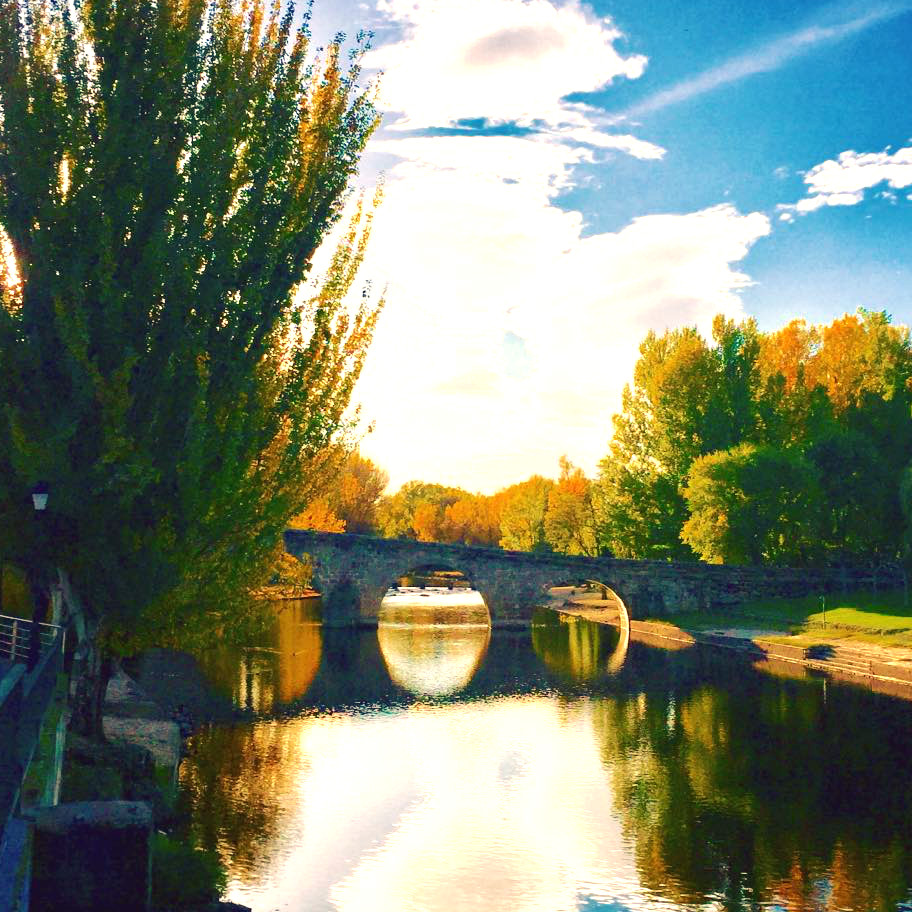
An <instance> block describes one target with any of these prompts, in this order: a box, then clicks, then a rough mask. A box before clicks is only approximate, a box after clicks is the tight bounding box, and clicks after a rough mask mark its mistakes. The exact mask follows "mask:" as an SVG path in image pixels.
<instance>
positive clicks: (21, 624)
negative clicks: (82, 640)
mask: <svg viewBox="0 0 912 912" xmlns="http://www.w3.org/2000/svg"><path fill="white" fill-rule="evenodd" d="M33 623H34V622H33V621H30V620H26V619H24V618H15V617H8V616H7V615H5V614H0V659H6V661H8V662H27V661H28V657H29V648H30V644H31V638H32V624H33ZM63 635H64V631H63V628H62V627H59V626H58V625H57V624H43V623H39V624H38V638H39V642H40V646H41V652H45V651H47V650H48V649H50V648H52V647H53V646H54V644H55V643H56V642H57V639H58V637H62V636H63Z"/></svg>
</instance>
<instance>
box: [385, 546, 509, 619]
mask: <svg viewBox="0 0 912 912" xmlns="http://www.w3.org/2000/svg"><path fill="white" fill-rule="evenodd" d="M377 620H378V623H379V624H381V625H383V624H399V625H424V626H434V625H461V626H488V627H490V625H491V612H490V609H489V603H488V599H487V598H486V597H485V594H484V592H483V591H482V589H481V588H480V587H479V586H477V585H476V584H475V582H474V581H473V579H472V578H471V576H470V575H469V574H467V573H466V572H465V571H463V570H462V569H460V568H459V567H457V566H455V565H453V564H452V563H450V562H435V563H432V564H428V563H424V564H419V565H417V566H413V567H410V568H409V569H407V570H405V571H403V572H400V573H398V574H396V575H395V576H394V577H393V579H392V581H391V582H390V583H389V585H388V586H387V588H386V589H385V591H384V593H383V595H382V597H381V600H380V604H379V606H378V612H377Z"/></svg>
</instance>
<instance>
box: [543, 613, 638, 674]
mask: <svg viewBox="0 0 912 912" xmlns="http://www.w3.org/2000/svg"><path fill="white" fill-rule="evenodd" d="M543 619H544V622H543V623H540V624H539V623H536V624H535V626H533V628H532V648H533V650H534V651H535V654H536V655H537V656H538V657H539V658H540V659H541V660H542V661H543V662H544V663H545V665H547V666H548V668H550V669H551V670H552V671H556V672H557V673H558V674H560V675H562V676H565V677H569V678H572V679H573V680H575V681H594V680H597V679H598V678H601V677H604V676H605V675H613V674H617V673H618V672H619V671H620V670H621V668H622V666H623V664H624V661H625V659H626V658H627V649H628V646H629V644H630V629H629V627H624V626H622V627H620V628H616V627H614V626H611V625H608V624H600V623H598V622H596V621H590V620H587V619H586V618H583V617H580V616H579V615H575V614H565V613H564V612H560V611H558V612H546V613H545V614H544V615H543ZM615 635H616V636H617V641H616V642H614V643H613V644H611V646H610V652H608V655H607V656H606V655H605V653H606V647H607V646H608V642H610V640H611V639H612V638H613V637H614V636H615Z"/></svg>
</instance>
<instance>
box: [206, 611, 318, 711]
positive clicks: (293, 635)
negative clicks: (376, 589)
mask: <svg viewBox="0 0 912 912" xmlns="http://www.w3.org/2000/svg"><path fill="white" fill-rule="evenodd" d="M322 647H323V631H322V627H321V626H320V601H319V599H288V600H286V601H284V602H280V603H278V607H277V609H276V614H275V621H274V623H273V625H272V630H270V631H269V632H268V633H267V635H266V638H265V639H264V641H263V642H262V643H258V644H253V645H251V646H247V647H243V648H238V647H223V648H219V649H213V650H209V651H207V652H205V653H203V654H202V655H201V656H200V657H199V662H200V665H201V666H202V668H203V671H204V672H205V673H206V675H207V677H208V678H209V679H210V680H211V681H213V683H214V684H215V685H216V686H217V687H218V689H219V690H221V691H222V692H223V693H225V694H227V695H230V697H231V699H232V701H233V702H234V704H235V705H236V706H238V707H240V708H242V709H248V710H252V711H253V712H256V713H269V712H271V711H272V710H274V709H275V708H276V707H277V706H278V705H280V704H285V703H292V702H294V701H295V700H299V699H300V698H301V697H303V696H304V694H306V693H307V690H308V688H309V687H310V685H311V684H312V683H313V680H314V678H315V677H316V674H317V670H318V669H319V667H320V658H321V654H322Z"/></svg>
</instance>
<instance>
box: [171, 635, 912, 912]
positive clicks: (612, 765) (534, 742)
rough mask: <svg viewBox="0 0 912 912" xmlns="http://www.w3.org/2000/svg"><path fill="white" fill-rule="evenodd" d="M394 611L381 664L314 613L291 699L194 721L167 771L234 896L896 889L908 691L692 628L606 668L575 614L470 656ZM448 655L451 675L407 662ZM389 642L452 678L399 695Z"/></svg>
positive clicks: (563, 901)
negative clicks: (834, 675) (173, 773)
mask: <svg viewBox="0 0 912 912" xmlns="http://www.w3.org/2000/svg"><path fill="white" fill-rule="evenodd" d="M558 623H559V622H558ZM391 630H392V640H391V643H392V645H391V646H389V643H388V647H389V652H390V653H392V654H394V655H395V659H394V661H393V662H390V660H389V657H388V656H387V651H388V649H387V647H385V646H384V645H383V642H384V640H383V637H380V638H378V637H377V636H376V635H375V634H373V633H372V632H369V633H363V634H360V633H356V632H337V631H326V632H325V633H324V639H323V647H322V648H323V662H322V664H321V665H320V668H319V671H318V672H317V673H316V676H315V677H314V679H313V681H312V682H311V683H310V685H309V690H308V691H307V694H306V695H305V697H304V699H303V703H302V705H301V708H300V712H299V713H298V714H297V715H296V716H295V717H294V718H290V719H287V720H284V721H275V720H265V719H264V720H259V721H257V722H255V723H252V724H248V725H243V726H237V727H233V728H213V729H210V730H207V731H203V732H201V733H199V734H197V735H196V736H195V737H194V739H193V741H192V751H191V754H190V756H189V757H188V758H187V759H186V760H185V761H184V763H183V765H182V768H181V780H182V783H183V784H184V785H185V786H186V788H187V790H188V793H189V794H190V796H191V799H192V804H193V826H194V828H195V829H196V831H197V832H198V834H199V836H200V838H201V841H202V843H203V844H204V845H207V846H212V847H214V848H217V849H218V850H219V851H220V853H221V854H222V857H223V858H224V859H225V862H226V864H227V866H228V869H229V873H230V877H231V892H230V898H231V899H233V900H235V901H238V902H243V903H246V904H247V905H250V906H251V907H252V908H253V909H254V910H255V912H266V910H273V909H306V910H314V912H323V910H340V912H362V910H363V912H367V910H371V912H400V910H421V912H451V910H455V912H482V910H483V912H501V910H502V912H514V910H520V912H526V910H528V912H533V910H534V912H565V910H566V912H571V910H578V912H583V910H585V912H608V910H612V912H623V910H641V909H650V910H651V909H665V910H667V909H670V908H673V909H682V908H683V909H695V908H701V909H704V908H714V909H727V910H728V909H730V910H745V912H747V910H751V912H753V910H757V909H761V908H764V909H775V910H780V909H781V910H790V912H792V910H793V912H804V910H821V912H822V910H837V909H850V910H876V912H895V910H897V909H899V908H905V907H904V906H903V905H902V904H903V903H905V902H908V899H909V884H910V883H912V767H910V764H909V763H908V758H909V757H910V756H912V705H910V704H908V703H905V702H900V701H896V700H893V699H890V698H886V697H882V696H878V695H875V694H871V693H868V692H866V691H863V690H860V689H853V688H849V687H842V686H837V685H833V684H830V685H828V687H827V689H826V691H824V688H823V687H822V686H821V683H820V682H819V681H816V680H807V681H800V680H789V679H783V678H777V677H773V676H771V675H770V674H769V673H768V672H761V671H757V670H755V669H754V668H753V667H752V666H751V665H750V663H749V662H747V661H744V662H733V661H731V660H730V659H729V657H728V656H725V655H720V654H719V653H713V652H706V651H703V650H699V649H693V650H688V651H687V652H684V653H670V652H663V651H661V650H657V649H651V648H648V647H644V646H642V645H641V644H638V643H632V644H629V646H627V649H626V661H624V663H623V667H617V668H614V669H613V671H614V672H615V673H612V674H608V673H606V672H608V671H610V670H612V669H611V668H610V666H611V663H612V661H613V660H612V656H613V655H616V654H617V651H618V647H619V646H620V645H621V641H620V639H619V634H618V632H617V631H612V630H610V629H605V628H597V629H592V625H590V624H587V623H585V622H583V623H582V624H580V623H579V622H573V623H569V624H560V626H558V624H552V625H549V626H547V627H544V628H536V629H535V630H533V632H532V634H531V636H530V634H529V633H528V632H523V633H516V632H508V631H502V630H496V631H494V632H493V633H492V634H490V635H489V636H490V639H489V641H486V642H485V643H484V644H483V645H482V647H481V649H480V651H479V652H478V653H477V657H476V658H472V659H470V657H471V656H472V655H473V654H475V653H474V652H473V650H475V649H476V648H477V644H476V646H474V647H471V648H470V647H468V646H466V645H465V644H464V643H463V645H462V646H453V647H447V646H444V645H441V644H442V643H443V642H444V641H446V640H448V639H450V638H452V642H453V643H454V644H458V643H459V642H460V640H461V638H463V637H464V636H465V635H466V633H467V631H466V630H465V629H460V628H455V629H451V630H447V629H446V628H442V629H438V628H434V629H433V633H434V636H435V639H436V642H434V644H433V645H432V646H429V645H428V642H429V641H426V640H424V639H422V635H421V634H416V633H414V632H413V633H408V632H407V631H403V630H400V629H398V628H392V629H391ZM482 632H484V631H482V630H479V631H478V633H479V634H480V633H482ZM448 650H450V653H448ZM448 654H450V655H451V656H456V657H457V658H444V659H442V660H440V661H441V667H442V668H443V669H444V671H443V672H442V673H440V672H434V673H433V674H431V673H429V672H427V671H426V670H425V671H422V670H421V669H422V668H425V669H428V668H434V667H435V666H434V663H435V661H437V659H435V658H434V657H435V656H444V657H446V656H447V655H448ZM384 662H386V663H387V665H388V667H389V669H390V675H392V676H394V677H395V675H396V674H397V673H400V672H396V671H395V670H394V669H395V668H396V667H400V668H405V669H406V670H407V671H408V673H409V674H412V678H411V679H409V678H408V677H407V676H406V679H407V680H412V683H413V684H415V688H416V689H420V688H421V687H424V688H427V687H429V686H431V687H437V688H439V687H441V686H442V685H441V683H440V682H441V681H447V680H448V681H449V684H450V685H454V686H457V688H458V687H464V688H465V689H464V690H463V691H462V692H461V693H460V694H459V695H458V696H453V695H451V696H450V698H449V700H447V701H440V702H437V701H435V702H432V703H428V702H426V701H424V702H419V703H413V704H409V703H407V702H403V701H402V698H401V696H400V697H398V698H397V697H396V694H400V695H401V693H402V692H401V690H398V689H397V688H395V687H394V686H393V685H392V684H391V683H390V682H389V681H388V680H385V679H384V677H383V675H385V672H384V667H385V666H384ZM397 663H399V665H398V666H397ZM422 663H429V664H425V665H422ZM457 667H458V668H459V669H461V670H460V671H459V674H458V675H457V673H456V672H455V670H454V669H456V668H457ZM416 668H417V669H418V671H417V672H414V669H416ZM446 669H449V671H447V670H446ZM466 669H470V670H469V671H468V676H469V678H470V680H466V682H465V683H463V677H464V676H465V674H466ZM237 673H238V672H237V668H236V669H235V675H237ZM473 675H474V677H473ZM542 675H545V677H542ZM548 675H551V676H550V677H547V676H548ZM304 678H306V675H305V676H304V677H302V678H301V680H304ZM384 681H385V682H384ZM296 686H297V685H296ZM351 694H356V695H358V700H355V699H354V698H353V697H352V696H351ZM358 701H360V702H358ZM308 705H312V708H307V706H308Z"/></svg>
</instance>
